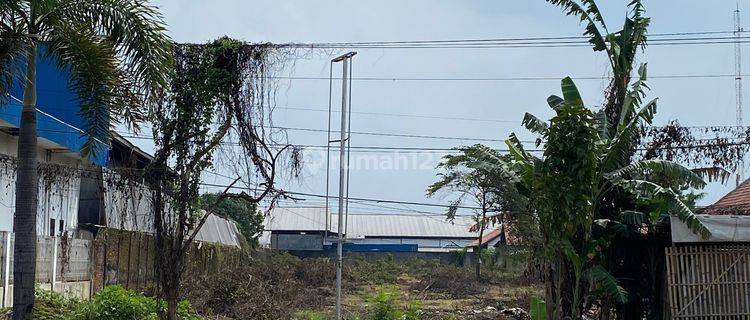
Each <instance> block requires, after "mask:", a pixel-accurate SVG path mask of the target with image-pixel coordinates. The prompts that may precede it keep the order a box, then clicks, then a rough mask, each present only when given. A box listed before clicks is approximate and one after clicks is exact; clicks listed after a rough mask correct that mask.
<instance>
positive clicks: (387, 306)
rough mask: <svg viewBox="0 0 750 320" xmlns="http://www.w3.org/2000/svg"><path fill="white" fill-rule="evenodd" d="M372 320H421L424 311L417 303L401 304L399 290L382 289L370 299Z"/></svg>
mask: <svg viewBox="0 0 750 320" xmlns="http://www.w3.org/2000/svg"><path fill="white" fill-rule="evenodd" d="M370 303H371V306H370V308H371V310H370V318H371V319H372V320H419V319H421V316H422V310H421V309H420V308H419V304H418V303H416V302H410V303H407V305H406V307H404V305H403V304H402V303H401V293H400V292H399V291H398V289H389V288H381V289H380V290H378V292H377V293H376V294H375V295H374V296H372V297H370Z"/></svg>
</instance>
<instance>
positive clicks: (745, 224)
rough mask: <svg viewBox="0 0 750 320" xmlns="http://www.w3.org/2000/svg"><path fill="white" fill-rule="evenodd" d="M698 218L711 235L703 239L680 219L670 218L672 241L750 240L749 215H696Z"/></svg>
mask: <svg viewBox="0 0 750 320" xmlns="http://www.w3.org/2000/svg"><path fill="white" fill-rule="evenodd" d="M697 217H698V220H700V222H701V223H703V225H704V226H706V228H708V231H711V237H709V238H708V239H706V240H704V239H702V238H701V236H700V235H698V234H695V233H694V232H693V231H692V230H690V228H689V227H688V226H687V225H686V224H685V223H684V222H682V221H680V219H677V218H676V217H672V218H671V219H670V222H671V229H672V242H675V243H679V242H746V241H750V216H744V215H743V216H730V215H704V214H701V215H697Z"/></svg>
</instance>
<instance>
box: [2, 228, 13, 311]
mask: <svg viewBox="0 0 750 320" xmlns="http://www.w3.org/2000/svg"><path fill="white" fill-rule="evenodd" d="M10 236H11V232H10V231H6V232H5V261H4V263H3V268H4V269H3V274H4V275H5V278H4V280H5V281H3V308H5V307H6V306H7V305H8V303H7V302H8V297H9V296H10V295H9V294H8V290H9V289H10Z"/></svg>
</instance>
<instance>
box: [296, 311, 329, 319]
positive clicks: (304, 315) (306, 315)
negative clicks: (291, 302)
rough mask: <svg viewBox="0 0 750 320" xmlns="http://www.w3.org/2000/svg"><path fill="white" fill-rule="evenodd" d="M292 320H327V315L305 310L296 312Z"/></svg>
mask: <svg viewBox="0 0 750 320" xmlns="http://www.w3.org/2000/svg"><path fill="white" fill-rule="evenodd" d="M293 320H328V315H326V314H325V313H323V312H318V311H310V310H306V311H302V312H298V313H297V314H296V315H295V316H294V318H293Z"/></svg>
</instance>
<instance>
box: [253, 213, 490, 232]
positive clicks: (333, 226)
mask: <svg viewBox="0 0 750 320" xmlns="http://www.w3.org/2000/svg"><path fill="white" fill-rule="evenodd" d="M329 219H330V220H331V221H330V222H329V223H328V224H329V225H330V227H329V228H327V229H328V231H329V232H336V231H337V229H338V228H337V226H338V215H336V214H331V215H330V216H329ZM473 223H474V222H473V220H472V218H471V217H466V216H459V217H456V219H455V220H454V221H453V222H451V221H446V220H445V217H442V216H434V215H424V214H413V213H409V214H383V213H362V212H356V213H355V212H350V213H349V221H348V222H347V223H346V225H347V226H348V228H347V230H345V232H346V233H347V234H348V236H347V237H348V238H355V237H441V238H476V237H477V233H476V232H469V227H470V226H471V225H472V224H473ZM265 229H266V230H268V231H325V230H326V214H325V208H322V207H293V208H291V207H277V208H274V209H273V210H271V212H270V214H269V216H268V217H266V222H265ZM488 229H489V228H488Z"/></svg>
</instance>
